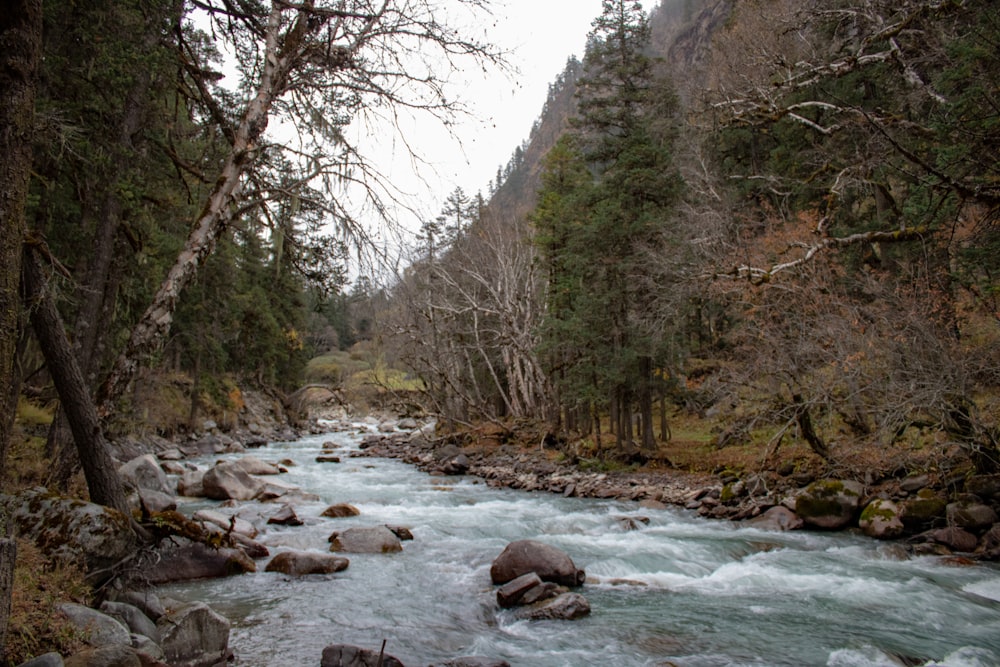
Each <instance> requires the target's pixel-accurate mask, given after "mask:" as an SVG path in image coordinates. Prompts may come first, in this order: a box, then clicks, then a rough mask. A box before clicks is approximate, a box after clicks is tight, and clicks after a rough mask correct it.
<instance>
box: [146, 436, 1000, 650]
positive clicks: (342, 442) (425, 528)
mask: <svg viewBox="0 0 1000 667" xmlns="http://www.w3.org/2000/svg"><path fill="white" fill-rule="evenodd" d="M327 441H332V442H334V443H336V445H337V446H338V447H339V448H340V449H341V450H342V451H341V452H340V455H341V457H342V461H343V462H342V463H339V464H336V463H334V464H331V463H325V464H320V463H316V462H315V461H314V459H315V457H316V456H317V455H318V454H319V453H320V450H321V447H322V443H324V442H327ZM358 442H359V436H357V435H355V434H351V433H337V434H327V435H322V436H310V437H306V438H303V439H301V440H298V441H296V442H279V443H273V444H271V445H269V446H268V447H266V448H264V449H261V450H257V451H256V452H254V454H255V455H256V456H259V457H260V458H264V459H267V460H280V459H286V458H287V459H291V460H292V461H294V462H295V463H296V464H297V465H295V466H294V467H290V468H289V472H288V473H287V474H285V475H282V476H281V480H282V481H283V482H288V483H292V484H296V485H298V486H300V487H301V488H302V489H303V490H304V491H308V492H311V493H315V494H317V495H319V496H320V497H321V499H322V500H321V501H319V502H315V503H304V504H299V505H298V506H297V510H298V513H299V516H301V517H302V518H304V519H305V520H306V525H304V526H299V527H276V526H266V529H267V530H266V531H265V532H264V533H263V534H262V536H261V537H260V538H259V539H260V540H261V541H262V542H264V543H265V544H267V545H268V547H269V548H270V549H271V551H272V553H275V552H277V551H280V550H281V549H283V548H295V549H316V550H321V551H326V549H327V547H328V544H327V538H328V536H329V535H330V533H331V532H332V531H334V530H337V529H343V528H346V527H349V526H352V525H358V526H366V525H377V524H390V525H403V526H407V527H409V528H410V529H411V530H412V532H413V534H414V537H415V539H414V540H413V541H407V542H404V543H403V545H404V550H403V552H402V553H397V554H387V555H381V554H380V555H356V554H355V555H349V557H350V561H351V564H350V567H349V568H348V569H347V570H345V571H343V572H340V573H338V574H335V575H328V576H310V577H303V578H298V579H295V578H290V577H288V576H285V575H280V574H274V573H265V572H263V571H261V572H258V573H256V574H248V575H242V576H239V577H231V578H227V579H217V580H208V581H197V582H190V583H185V584H174V585H170V586H164V587H162V588H161V589H160V594H161V596H165V597H172V598H177V599H182V600H187V599H196V600H203V601H205V602H207V603H208V604H210V605H211V606H212V607H214V608H215V609H216V610H217V611H219V612H220V613H222V614H224V615H225V616H226V617H228V618H229V619H230V620H231V621H232V623H233V629H232V634H231V636H230V646H231V647H233V648H234V650H235V652H236V656H237V664H238V665H242V666H252V667H284V666H299V665H316V666H318V665H319V663H320V654H321V653H322V650H323V648H324V647H325V646H328V645H330V644H334V643H347V644H355V645H359V646H364V647H368V648H373V649H376V650H377V649H378V648H379V647H380V645H381V644H382V640H383V639H385V640H386V642H387V643H386V652H387V653H390V654H392V655H395V656H396V657H397V658H399V659H400V660H401V661H402V662H403V664H405V665H407V667H414V666H421V667H426V665H429V664H435V663H437V662H440V661H443V660H445V659H448V658H453V657H456V656H461V655H482V656H489V657H493V658H503V659H506V660H507V661H508V662H510V664H511V665H513V666H514V667H528V666H530V667H582V666H587V665H595V666H596V665H601V666H602V667H630V666H649V667H652V666H658V665H677V666H679V667H721V666H723V665H726V666H729V665H732V666H745V667H750V666H753V667H764V666H774V665H794V666H797V667H801V666H808V665H828V666H831V667H883V666H885V667H890V666H898V665H901V664H904V663H903V662H902V661H901V660H899V659H897V658H895V657H894V656H903V657H905V659H906V660H908V661H910V660H913V659H918V660H917V661H910V662H908V663H905V664H923V665H928V666H932V665H948V666H952V667H996V666H997V665H1000V569H998V568H997V567H995V566H986V565H976V566H955V565H948V564H946V562H945V561H944V560H943V559H940V558H933V557H921V558H911V559H908V558H904V557H901V556H900V549H899V548H898V547H897V546H895V545H891V544H881V543H878V542H874V541H871V540H868V539H866V538H862V537H857V536H852V535H847V534H843V533H838V534H824V533H815V532H804V531H800V532H790V533H774V532H766V531H762V530H759V529H754V528H749V527H743V526H740V525H737V524H734V523H730V522H724V521H711V520H706V519H702V518H700V517H698V516H697V515H695V514H694V513H691V512H687V511H684V510H679V509H667V510H647V509H640V508H639V507H638V505H637V504H636V503H631V502H617V501H601V500H592V499H577V498H564V497H562V496H558V495H552V494H538V493H525V492H520V491H511V490H504V489H492V488H489V487H488V486H487V485H485V484H483V483H482V482H479V481H478V480H476V479H474V478H441V477H432V476H430V475H427V474H425V473H423V472H420V471H418V470H416V469H415V468H413V467H411V466H407V465H406V464H403V463H401V462H399V461H394V460H387V459H370V458H349V456H350V453H351V451H353V450H356V449H357V447H358ZM215 458H217V457H212V459H207V460H205V461H202V462H201V463H203V464H209V463H210V462H211V461H213V460H215ZM340 502H347V503H351V504H353V505H354V506H356V507H357V508H359V509H360V510H361V515H360V516H357V517H352V518H348V519H326V518H321V517H320V516H319V515H320V513H321V512H322V511H323V509H325V508H326V507H327V506H328V505H329V504H332V503H340ZM214 504H215V503H212V502H211V501H201V502H198V503H191V504H190V505H187V506H184V507H182V508H181V509H182V511H185V512H193V511H195V510H196V509H198V508H199V507H205V506H211V505H214ZM277 508H278V506H277V505H274V504H257V503H247V504H245V505H244V506H243V507H242V509H241V513H242V514H241V515H242V516H246V517H248V518H251V519H256V523H257V524H258V525H259V526H260V527H261V528H264V527H265V526H264V518H266V516H268V515H269V514H271V513H273V512H274V511H275V510H276V509H277ZM640 516H641V517H647V518H648V519H649V523H648V524H646V525H642V526H641V528H640V529H639V530H626V528H625V526H623V522H622V521H620V519H621V518H622V517H640ZM524 538H532V539H537V540H540V541H543V542H546V543H548V544H551V545H553V546H556V547H559V548H561V549H563V550H564V551H566V552H567V553H569V554H570V555H571V556H572V558H573V560H574V561H575V562H576V564H577V566H578V567H582V568H584V569H585V570H586V572H587V576H588V583H587V584H586V585H585V586H583V587H582V589H580V592H582V593H583V594H584V595H585V596H586V597H587V599H588V600H589V601H590V604H591V606H592V609H593V612H592V614H591V615H590V616H589V617H587V618H584V619H582V620H577V621H522V620H518V619H517V618H516V617H515V615H514V613H513V612H509V611H502V610H500V609H499V608H498V607H497V606H496V603H495V597H494V587H493V586H491V585H490V578H489V568H490V564H491V562H492V561H493V559H494V558H495V557H496V556H497V555H498V554H499V553H500V552H501V551H502V550H503V548H504V547H505V546H506V545H507V544H508V543H509V542H511V541H513V540H517V539H524ZM263 565H264V562H260V563H259V567H260V569H261V570H263Z"/></svg>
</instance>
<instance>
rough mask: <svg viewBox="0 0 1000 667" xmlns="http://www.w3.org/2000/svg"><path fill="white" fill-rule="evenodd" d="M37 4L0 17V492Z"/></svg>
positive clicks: (2, 520)
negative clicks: (0, 163) (1, 159)
mask: <svg viewBox="0 0 1000 667" xmlns="http://www.w3.org/2000/svg"><path fill="white" fill-rule="evenodd" d="M41 35H42V7H41V2H40V0H18V1H16V2H12V3H10V5H9V6H8V7H7V8H6V9H5V10H4V11H3V13H0V154H2V155H3V156H4V159H3V164H2V165H0V488H3V486H4V484H3V482H4V479H3V478H4V475H5V472H6V470H7V452H8V449H9V447H10V439H11V430H12V428H13V426H14V414H15V413H16V406H17V399H18V394H19V392H20V384H21V381H20V377H19V373H18V370H17V368H16V362H15V353H16V350H17V340H18V337H19V332H20V297H19V290H18V285H19V283H20V279H21V242H22V238H23V237H24V229H25V224H24V211H25V204H26V202H27V195H28V178H29V174H30V172H31V135H32V131H33V129H34V111H35V86H36V76H37V71H38V63H39V60H40V58H41ZM6 523H7V518H6V517H4V516H0V660H2V659H5V658H6V656H5V651H4V646H5V645H6V644H5V642H6V638H7V622H8V619H9V617H10V607H11V595H12V593H13V589H14V586H13V584H14V561H15V558H16V554H17V546H16V543H15V542H14V541H13V539H11V538H10V537H9V536H8V535H9V534H8V527H7V525H6Z"/></svg>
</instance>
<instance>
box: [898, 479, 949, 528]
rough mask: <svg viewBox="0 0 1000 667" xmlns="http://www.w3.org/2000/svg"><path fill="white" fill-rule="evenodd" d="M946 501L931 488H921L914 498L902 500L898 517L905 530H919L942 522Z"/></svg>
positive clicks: (946, 505)
mask: <svg viewBox="0 0 1000 667" xmlns="http://www.w3.org/2000/svg"><path fill="white" fill-rule="evenodd" d="M947 507H948V503H947V502H946V501H945V499H944V498H942V497H941V496H940V495H938V494H937V493H935V492H934V491H932V490H931V489H921V491H920V493H918V494H917V496H916V497H915V498H908V499H907V500H904V501H903V502H902V505H901V509H902V511H901V512H900V517H899V518H900V519H901V520H902V521H903V525H904V526H905V527H906V530H907V531H912V532H919V531H922V530H927V529H928V528H932V527H934V525H935V524H938V523H943V521H944V517H945V511H946V509H947Z"/></svg>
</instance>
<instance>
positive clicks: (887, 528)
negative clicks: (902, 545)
mask: <svg viewBox="0 0 1000 667" xmlns="http://www.w3.org/2000/svg"><path fill="white" fill-rule="evenodd" d="M900 513H901V512H900V509H899V506H898V505H897V504H896V503H894V502H892V501H891V500H886V499H884V498H876V499H875V500H873V501H871V502H870V503H868V505H867V506H866V507H865V508H864V510H862V511H861V518H860V519H859V520H858V526H859V527H860V528H861V530H862V532H864V534H865V535H867V536H868V537H874V538H875V539H876V540H894V539H896V538H897V537H900V536H901V535H902V534H903V530H904V526H903V520H902V519H901V518H900Z"/></svg>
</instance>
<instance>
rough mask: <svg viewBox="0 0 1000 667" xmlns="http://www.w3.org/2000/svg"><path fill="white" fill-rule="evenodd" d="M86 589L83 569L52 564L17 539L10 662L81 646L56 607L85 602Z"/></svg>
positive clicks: (8, 645) (8, 646)
mask: <svg viewBox="0 0 1000 667" xmlns="http://www.w3.org/2000/svg"><path fill="white" fill-rule="evenodd" d="M89 594H90V589H89V588H88V587H87V585H86V584H85V583H84V575H83V571H82V570H80V569H78V568H75V567H67V566H54V565H53V564H52V563H51V562H49V560H48V559H46V558H45V557H44V556H43V555H42V554H41V552H40V551H39V550H38V548H37V547H36V546H35V545H34V544H33V543H32V542H31V541H29V540H18V542H17V564H16V566H15V568H14V594H13V596H12V600H11V614H10V624H9V626H8V628H7V642H6V646H5V647H4V648H5V651H6V657H7V661H8V663H9V664H10V665H19V664H21V663H22V662H24V661H26V660H28V659H30V658H32V657H34V656H37V655H40V654H42V653H46V652H48V651H58V652H59V653H61V654H62V655H70V654H72V653H74V652H76V651H77V650H79V649H80V648H81V647H82V644H83V642H82V639H81V637H80V635H79V633H78V632H77V631H76V630H75V629H74V628H73V627H72V626H71V625H70V624H69V622H68V621H67V620H66V619H65V618H64V617H63V615H62V614H61V613H60V612H59V611H58V610H57V608H56V607H57V605H58V604H59V603H61V602H67V601H73V602H79V603H84V604H85V603H86V602H87V598H88V596H89Z"/></svg>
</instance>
